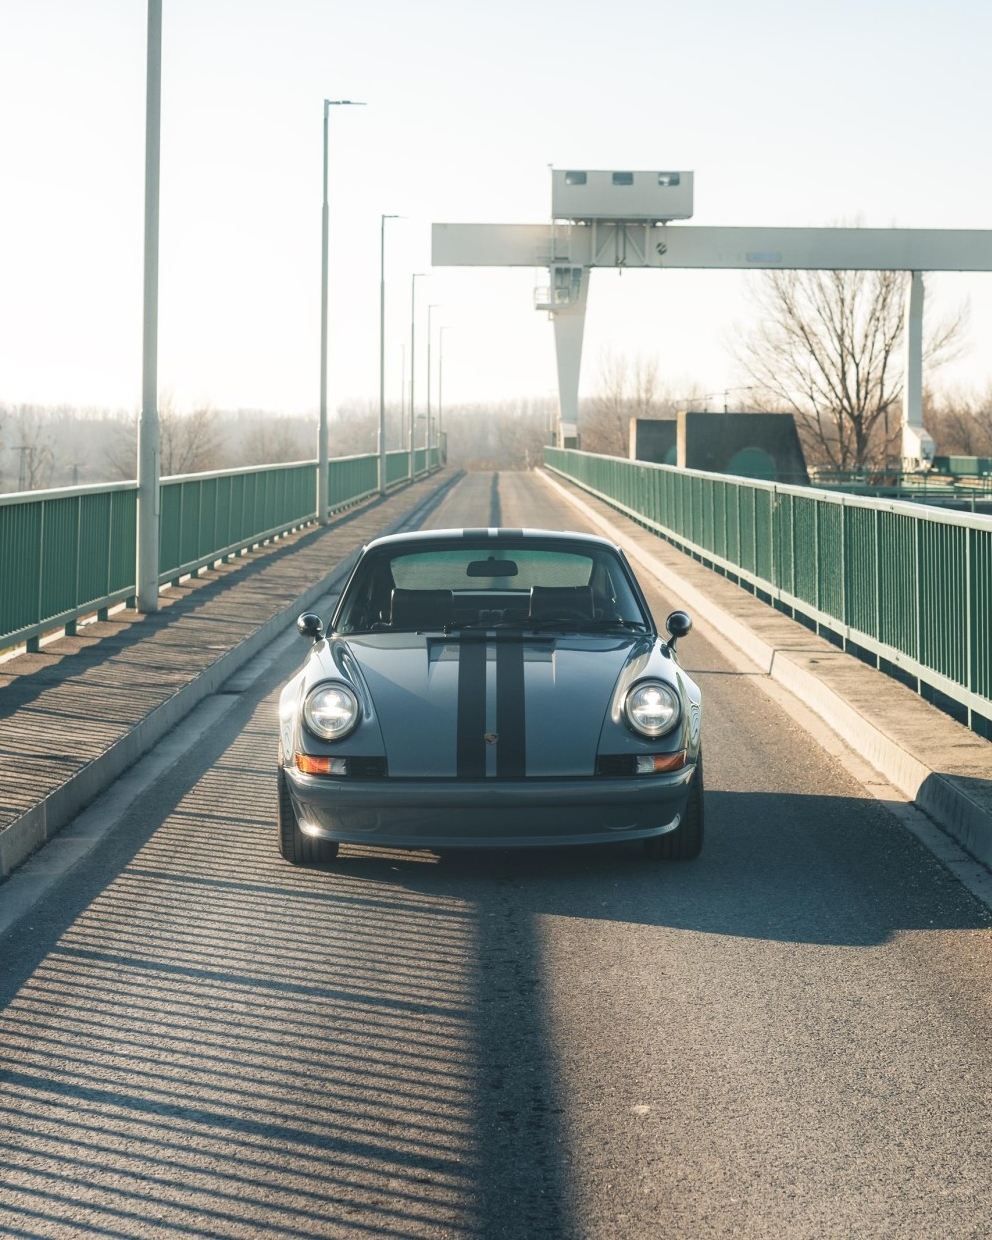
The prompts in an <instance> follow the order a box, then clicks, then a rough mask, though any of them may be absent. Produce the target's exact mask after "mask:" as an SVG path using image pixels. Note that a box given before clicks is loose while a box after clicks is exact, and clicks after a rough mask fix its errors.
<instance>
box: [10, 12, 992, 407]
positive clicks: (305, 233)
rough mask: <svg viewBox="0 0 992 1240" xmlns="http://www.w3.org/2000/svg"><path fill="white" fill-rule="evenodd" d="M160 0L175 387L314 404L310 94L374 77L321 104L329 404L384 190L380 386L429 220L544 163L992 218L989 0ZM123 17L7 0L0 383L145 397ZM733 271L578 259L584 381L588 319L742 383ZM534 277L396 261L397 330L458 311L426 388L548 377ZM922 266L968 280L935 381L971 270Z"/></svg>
mask: <svg viewBox="0 0 992 1240" xmlns="http://www.w3.org/2000/svg"><path fill="white" fill-rule="evenodd" d="M163 7H164V23H163V91H162V161H161V184H162V195H161V258H160V265H161V266H160V271H161V275H160V311H159V325H160V335H159V340H160V344H159V381H160V388H161V390H163V391H169V392H170V393H171V394H172V397H173V400H174V401H175V403H176V404H178V405H179V406H180V407H192V406H194V405H197V404H200V403H210V404H212V405H213V406H215V407H217V408H220V409H230V408H237V407H254V408H259V407H260V408H266V409H271V410H274V411H285V412H307V411H314V410H316V408H317V403H318V399H319V327H320V319H319V310H320V214H321V169H322V118H323V99H324V98H325V97H329V98H334V99H339V98H349V99H355V100H364V101H366V102H367V106H366V107H363V108H335V109H332V114H331V149H330V200H331V209H330V220H331V223H330V235H331V267H330V272H331V298H330V303H331V304H330V353H329V356H330V402H331V406H332V408H334V407H335V406H336V405H338V404H340V403H342V402H345V401H351V400H355V399H359V400H366V399H372V400H377V398H378V382H379V369H378V336H379V228H380V216H381V215H382V214H383V213H390V214H392V213H395V214H397V215H401V216H403V217H405V218H403V219H398V220H394V221H390V222H389V223H388V224H387V248H386V267H387V302H388V311H387V348H386V358H387V369H388V378H387V397H388V398H389V399H390V400H394V401H396V402H398V401H399V398H400V389H401V380H402V366H403V364H404V356H403V353H404V348H406V349H408V348H409V325H410V288H411V281H410V276H411V273H412V272H413V271H428V270H429V269H430V224H431V222H432V221H452V222H453V221H463V220H464V221H488V222H522V223H526V222H530V223H539V222H542V221H544V220H546V219H547V218H548V215H549V212H550V175H549V172H548V165H549V164H552V163H553V164H555V165H557V166H559V167H569V166H572V167H584V168H607V169H609V168H618V169H631V168H634V169H636V168H646V169H660V168H676V169H692V170H694V171H695V204H696V210H695V216H694V219H693V223H697V224H722V225H740V224H755V225H774V224H780V225H796V226H806V225H823V224H835V223H845V222H860V223H862V224H864V225H867V226H879V227H886V226H890V225H899V226H903V227H919V228H989V227H992V160H990V159H989V154H988V152H989V142H990V139H989V121H990V111H992V105H990V102H989V99H990V94H989V85H988V56H989V52H990V49H992V6H989V5H988V4H987V3H981V4H979V3H977V2H974V3H973V2H970V0H945V2H944V3H942V4H940V5H937V4H933V3H926V4H920V3H914V2H913V0H900V3H894V2H891V3H890V2H889V0H831V3H826V4H821V5H816V6H813V5H806V4H801V3H796V0H752V2H751V3H748V4H741V3H740V0H688V2H685V3H682V4H679V5H675V4H669V3H663V2H662V0H621V3H619V4H614V5H604V4H602V3H601V2H596V3H589V2H586V0H569V2H567V3H565V2H561V0H527V2H526V3H525V2H522V0H500V2H499V3H498V4H497V3H493V4H491V5H490V4H483V3H479V2H478V0H420V3H417V4H412V3H409V2H408V0H403V2H400V0H348V2H343V0H164V6H163ZM146 22H147V6H146V4H145V3H144V0H0V401H8V402H37V403H42V404H53V403H63V402H64V403H69V404H72V405H78V406H101V407H113V408H125V409H132V410H136V409H137V408H138V406H139V404H140V397H141V310H142V230H143V210H144V208H143V194H144V122H145V55H146ZM543 279H544V280H545V281H546V273H544V277H543ZM744 279H745V277H744V276H742V275H739V274H728V273H719V272H672V271H664V272H660V271H653V272H627V273H626V274H624V275H623V276H622V277H621V276H620V275H619V274H618V273H616V272H612V271H597V272H594V273H593V275H592V280H591V292H590V301H589V312H588V319H587V328H586V342H585V351H584V356H583V375H582V391H583V393H590V392H592V391H593V390H595V388H596V385H597V380H598V376H599V371H600V366H601V363H602V358H603V357H604V354H605V353H606V351H607V350H610V349H612V350H613V351H614V352H617V353H621V354H626V355H628V356H629V357H631V358H634V357H636V356H638V355H640V356H642V357H656V358H657V360H658V365H659V371H660V375H661V377H662V381H663V382H664V383H665V384H666V385H668V386H670V387H674V388H678V387H679V386H680V385H685V386H686V387H688V386H689V385H691V384H696V385H700V386H702V387H704V388H705V389H706V390H712V391H714V392H715V391H720V390H722V389H724V388H727V387H733V386H734V385H735V384H738V383H740V382H741V381H742V380H741V378H740V376H739V374H738V371H737V368H736V365H735V363H734V360H733V341H734V338H735V335H736V334H737V333H738V331H739V329H740V327H741V326H743V325H744V324H745V323H746V320H747V314H748V309H747V304H746V301H745V300H744V298H743V296H742V284H743V281H744ZM541 282H542V276H541V273H539V272H535V271H529V270H515V271H498V270H455V269H443V270H442V269H439V270H437V271H436V272H434V274H433V275H431V277H430V279H424V280H420V281H418V302H419V304H420V314H421V321H420V328H419V331H420V340H419V343H420V344H422V343H423V342H424V341H425V338H426V307H427V305H428V304H429V303H434V304H436V305H437V307H438V308H437V309H436V310H435V311H434V312H433V323H434V326H435V329H436V328H437V327H439V326H440V325H441V324H447V325H450V327H451V330H450V331H447V332H446V333H445V337H444V388H445V399H446V403H447V401H449V400H450V401H452V402H454V401H461V400H472V401H474V400H485V399H487V398H497V399H504V398H508V397H513V396H538V397H542V396H547V395H548V394H549V393H550V392H551V391H552V389H553V388H554V387H555V384H556V379H555V367H554V348H553V337H552V328H551V326H550V324H549V323H548V321H547V318H546V316H543V315H541V314H539V313H537V312H536V311H535V310H534V309H533V308H532V307H533V289H534V286H535V285H536V284H539V283H541ZM927 290H928V292H927V297H928V305H930V306H933V307H936V308H937V310H938V311H939V310H940V309H945V310H946V309H949V308H951V307H953V306H954V305H956V304H957V303H958V302H960V301H961V300H962V299H963V298H968V299H969V300H970V303H971V329H970V334H969V336H970V348H969V350H968V352H967V354H966V355H965V357H964V358H963V359H962V361H961V362H959V363H958V364H957V365H956V366H955V367H954V368H953V370H951V371H949V372H948V373H947V375H946V376H945V381H948V382H953V383H960V384H964V385H966V386H973V387H979V388H984V387H985V386H986V385H987V384H988V383H989V382H990V381H992V275H972V276H950V275H943V276H932V277H929V278H928V281H927ZM435 347H436V346H435ZM418 355H419V356H418V386H419V387H420V391H421V392H423V386H424V385H423V368H424V364H425V359H424V357H423V355H422V354H421V349H420V348H419V347H418ZM435 357H436V353H435ZM406 364H407V365H408V364H409V359H408V358H407V359H406ZM676 394H678V393H676ZM731 403H733V398H731Z"/></svg>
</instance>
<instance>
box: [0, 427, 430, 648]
mask: <svg viewBox="0 0 992 1240" xmlns="http://www.w3.org/2000/svg"><path fill="white" fill-rule="evenodd" d="M430 458H431V459H430V469H431V470H432V471H433V470H435V469H437V468H439V467H440V464H441V463H442V453H441V452H439V451H438V450H437V449H433V448H432V449H431V454H430ZM414 465H415V473H416V474H418V475H420V474H423V473H425V472H426V471H427V466H428V461H427V453H426V451H425V450H424V449H419V450H418V451H417V452H416V454H415V457H414ZM409 468H410V465H409V454H408V453H407V452H389V453H387V454H386V485H387V486H395V485H397V484H399V483H402V482H405V481H406V480H407V478H408V476H409ZM377 491H378V457H377V456H375V455H367V456H350V457H337V458H335V459H332V460H330V461H329V462H328V511H330V512H335V511H339V510H341V509H343V508H347V507H350V506H351V505H353V504H356V503H360V502H361V501H362V500H364V499H367V498H369V497H371V496H372V495H375V494H376V493H377ZM316 497H317V462H316V461H305V462H301V463H299V464H290V465H268V466H260V467H258V468H255V469H243V470H236V469H229V470H220V471H216V472H213V473H205V474H185V475H181V476H177V477H171V478H163V479H162V481H161V484H160V489H159V504H160V519H159V581H160V583H163V584H164V583H165V582H168V581H174V580H177V579H178V578H180V577H182V576H185V575H188V574H190V573H195V572H197V571H199V569H201V568H203V567H204V566H205V565H208V564H212V563H215V562H216V561H218V560H220V559H223V558H224V557H225V556H229V555H234V554H236V553H237V552H239V551H241V550H245V549H248V548H251V547H254V546H257V545H258V544H259V543H263V542H265V541H267V540H269V539H272V538H277V537H279V536H280V535H282V534H285V533H288V532H289V531H291V530H294V529H298V528H299V527H300V526H302V525H306V524H308V523H311V522H313V521H315V520H316V519H317V511H316V505H317V498H316ZM136 530H137V483H135V482H121V483H115V484H109V485H106V486H85V487H66V488H64V489H61V490H56V491H22V492H17V493H16V494H12V495H0V647H10V646H16V645H18V644H19V643H21V642H27V644H28V647H29V649H37V644H38V638H39V636H40V635H41V634H43V633H48V632H53V631H55V630H57V629H64V630H65V631H66V632H67V633H73V632H75V627H76V622H77V621H78V619H79V618H80V617H81V616H85V615H91V614H94V613H95V614H97V615H98V616H100V617H105V616H106V613H107V611H108V609H109V608H110V607H112V606H114V605H115V604H117V603H121V602H133V599H134V596H135V593H136V570H135V554H136V540H137V534H136Z"/></svg>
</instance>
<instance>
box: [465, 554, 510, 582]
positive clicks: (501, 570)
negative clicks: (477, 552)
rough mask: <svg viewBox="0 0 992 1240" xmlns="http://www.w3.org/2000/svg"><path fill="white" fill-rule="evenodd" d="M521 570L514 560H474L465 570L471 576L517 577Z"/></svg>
mask: <svg viewBox="0 0 992 1240" xmlns="http://www.w3.org/2000/svg"><path fill="white" fill-rule="evenodd" d="M519 571H520V570H519V569H518V568H517V566H516V564H515V563H514V562H513V560H497V559H496V557H495V556H490V557H489V559H488V560H472V561H471V563H470V564H469V566H468V568H467V569H466V570H465V572H466V573H467V574H468V576H469V577H516V575H517V573H518V572H519Z"/></svg>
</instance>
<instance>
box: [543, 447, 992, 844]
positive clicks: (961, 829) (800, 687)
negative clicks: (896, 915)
mask: <svg viewBox="0 0 992 1240" xmlns="http://www.w3.org/2000/svg"><path fill="white" fill-rule="evenodd" d="M538 472H539V473H540V474H541V477H543V479H544V481H545V482H546V483H547V484H548V485H549V486H551V487H553V488H554V490H556V491H557V492H558V493H559V494H560V495H561V496H562V497H563V498H565V499H567V500H568V502H569V503H570V504H572V505H573V506H574V507H575V508H577V509H578V510H579V511H580V512H581V513H582V515H583V516H584V517H585V518H586V519H587V520H588V521H590V522H592V523H593V524H594V525H596V526H597V527H598V528H599V529H600V530H601V531H602V532H603V534H604V535H605V536H606V537H608V538H610V539H612V540H613V541H615V542H617V543H619V544H621V545H622V546H623V547H624V549H625V551H626V552H627V554H628V556H629V557H630V559H631V560H634V561H636V562H637V563H638V564H639V565H640V566H641V567H642V568H644V569H645V570H646V571H647V572H649V573H651V574H652V576H654V577H655V578H656V579H657V580H658V581H659V582H660V583H661V584H662V585H663V586H665V587H666V588H667V589H669V590H670V591H671V592H672V593H673V594H675V595H677V596H678V597H679V598H680V599H682V600H684V602H685V603H686V605H687V606H688V607H689V609H690V610H691V611H692V612H693V613H694V615H695V616H696V617H698V618H699V619H702V620H703V621H704V622H706V623H707V624H709V625H711V626H712V627H713V628H714V629H715V630H716V631H717V632H718V633H719V635H720V636H721V637H723V638H725V639H726V640H727V641H729V642H730V643H732V644H733V646H735V647H736V648H737V649H738V650H739V651H740V652H741V654H742V655H743V656H744V657H745V658H746V659H747V660H748V661H749V662H750V663H752V664H754V665H755V666H756V667H757V668H758V669H759V670H760V671H761V672H762V673H764V674H765V675H767V676H769V677H770V678H771V679H773V680H775V681H776V682H777V683H778V684H780V685H782V686H783V688H785V689H787V690H788V691H789V692H790V693H792V694H793V695H795V697H797V698H798V699H799V700H800V701H801V702H802V703H803V705H804V706H806V707H808V708H809V709H810V710H812V711H813V712H814V714H816V715H818V716H819V717H820V718H821V719H822V720H823V721H824V723H826V724H827V725H828V726H829V727H830V728H831V729H832V730H833V731H834V732H836V733H837V735H838V736H839V737H840V738H841V739H842V740H843V741H844V742H845V744H847V745H848V746H850V747H851V748H853V749H855V750H856V751H857V752H858V753H860V754H861V755H862V756H863V757H864V758H865V759H866V761H868V762H869V763H870V764H871V765H872V766H873V767H874V768H875V769H876V770H877V771H879V772H881V774H883V775H884V776H885V778H886V779H887V780H888V781H889V782H890V783H891V784H892V786H893V787H895V788H897V789H898V790H899V791H900V792H901V793H903V795H905V796H906V797H908V798H909V799H910V800H911V801H913V802H914V803H915V804H916V806H917V807H918V808H919V809H921V810H923V812H924V813H926V814H927V816H928V817H930V818H931V819H933V821H934V822H936V823H937V824H938V826H940V827H941V828H942V829H943V830H944V831H946V832H947V834H948V835H950V836H952V837H953V838H954V839H955V840H957V841H958V843H960V844H961V846H962V847H963V848H965V849H966V850H967V851H968V852H969V853H970V854H971V856H973V857H974V858H975V859H976V860H978V861H980V862H981V863H982V864H983V865H986V866H989V867H992V797H989V796H988V795H987V794H988V792H989V789H990V788H992V746H989V745H988V742H986V741H982V740H981V739H980V738H979V737H977V736H975V735H974V734H972V733H971V732H969V731H968V730H967V729H966V728H964V727H962V726H961V725H960V724H955V723H954V721H953V720H951V719H944V718H943V717H942V720H941V726H946V727H948V728H956V729H958V730H959V731H960V733H962V735H961V737H960V741H959V745H960V748H962V749H964V748H966V747H969V746H971V745H974V746H975V750H976V753H977V754H978V755H979V759H981V758H982V757H983V756H984V753H983V752H982V751H981V750H980V747H982V746H984V749H985V750H987V762H988V765H987V767H986V770H987V771H988V775H987V776H986V778H985V780H982V781H976V786H977V784H978V783H979V782H981V783H984V784H985V785H986V787H984V788H983V789H982V798H983V799H984V800H985V801H986V802H987V803H983V799H979V797H978V796H975V795H972V793H971V791H970V790H969V786H968V782H969V781H968V779H967V777H959V776H955V775H952V774H947V773H946V772H941V771H937V770H935V769H933V767H932V766H930V765H929V764H928V763H927V761H926V760H925V759H924V758H922V757H921V756H920V755H919V754H918V753H915V752H913V750H912V749H911V748H909V746H908V745H907V744H906V743H904V742H903V741H902V740H901V739H900V738H899V737H898V736H895V735H892V734H891V733H890V732H888V731H886V730H884V729H883V728H881V727H880V726H878V725H877V724H876V723H874V722H873V721H872V720H871V719H868V718H866V717H865V715H864V714H863V713H862V711H861V710H860V709H859V707H858V706H857V705H856V704H853V703H852V702H851V701H848V700H847V699H846V698H845V697H843V696H842V695H841V694H840V693H838V692H837V691H836V690H835V689H833V688H832V687H831V686H830V685H828V684H826V683H825V682H824V680H823V679H821V678H820V677H819V676H817V675H816V674H815V673H814V672H813V671H812V670H811V669H810V666H809V665H810V664H811V663H812V664H822V663H823V662H824V660H822V659H820V660H817V659H810V658H809V657H808V652H807V653H806V655H800V654H798V653H796V652H793V651H789V650H787V649H783V648H782V647H780V646H776V645H774V644H773V643H771V642H769V641H767V640H765V638H764V637H762V636H761V635H760V634H759V633H757V632H755V630H754V629H753V628H751V627H749V626H748V625H747V624H746V623H745V622H743V621H742V620H740V619H739V618H738V617H737V616H735V615H733V614H732V613H731V612H729V611H727V610H726V609H725V608H723V607H721V606H720V605H719V603H717V602H715V601H714V600H713V598H711V597H710V596H709V595H708V594H707V593H705V592H704V591H703V590H701V589H700V588H699V587H698V586H696V585H693V584H692V582H691V581H689V580H687V579H686V577H684V576H682V575H680V574H679V573H678V572H676V571H674V570H673V569H672V568H670V567H669V566H668V565H666V564H664V563H663V562H662V561H661V560H660V559H659V558H657V557H656V556H653V555H651V554H650V553H649V552H647V551H645V550H644V549H643V548H642V547H640V546H638V545H637V543H636V542H632V541H631V539H630V537H629V536H628V535H625V534H624V532H623V531H622V529H621V528H620V527H619V526H618V525H614V524H612V523H611V522H609V521H608V520H606V519H605V518H604V517H603V516H602V515H601V514H600V513H599V512H597V511H596V510H595V509H594V508H592V507H590V506H589V505H588V504H586V503H584V502H583V501H582V500H581V499H579V498H578V497H577V496H576V495H575V494H574V493H573V492H571V491H570V490H569V489H568V488H567V487H564V486H562V485H561V484H560V483H559V482H558V481H556V480H555V479H553V478H551V477H550V476H549V475H548V474H547V473H546V472H544V471H538ZM617 516H618V518H619V519H621V520H624V519H625V518H624V517H623V516H622V514H620V513H618V514H617ZM661 546H667V544H665V543H662V544H661ZM676 554H681V553H676ZM688 563H689V564H692V563H693V562H692V561H688ZM701 571H704V572H709V571H711V570H708V569H702V570H701ZM723 580H724V579H723V578H719V577H716V576H715V577H714V581H715V582H716V581H720V582H723ZM749 601H752V602H753V605H754V606H755V607H761V608H765V607H766V604H763V603H760V602H759V601H757V600H749ZM769 610H770V609H769ZM774 615H775V617H776V619H778V620H780V621H782V622H783V623H788V624H795V622H794V621H791V620H788V619H787V618H786V617H784V616H781V614H780V613H774ZM797 627H798V626H797ZM803 632H804V638H805V637H806V636H807V635H806V634H805V630H804V631H803ZM817 640H819V639H817ZM841 659H844V660H847V659H850V660H852V661H853V656H852V655H846V654H842V653H841V652H839V651H837V650H834V649H833V648H828V654H827V660H841ZM875 674H876V675H882V673H875ZM894 683H895V682H893V684H894ZM895 687H897V688H898V689H900V690H901V691H902V692H905V693H907V694H910V692H911V691H910V690H908V689H904V688H903V687H902V686H895ZM912 696H913V697H914V699H915V695H912ZM914 704H915V703H914Z"/></svg>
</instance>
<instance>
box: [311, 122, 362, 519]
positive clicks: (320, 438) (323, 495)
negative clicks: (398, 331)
mask: <svg viewBox="0 0 992 1240" xmlns="http://www.w3.org/2000/svg"><path fill="white" fill-rule="evenodd" d="M364 107H365V104H364V103H361V102H359V101H357V100H354V99H325V100H324V207H323V211H322V212H321V246H320V420H319V422H318V424H317V520H318V521H319V522H320V524H321V525H326V524H327V522H328V516H327V219H328V210H327V116H328V113H329V112H330V110H331V108H364Z"/></svg>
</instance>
